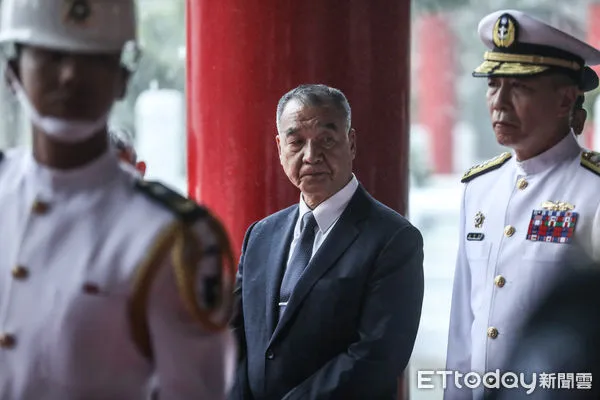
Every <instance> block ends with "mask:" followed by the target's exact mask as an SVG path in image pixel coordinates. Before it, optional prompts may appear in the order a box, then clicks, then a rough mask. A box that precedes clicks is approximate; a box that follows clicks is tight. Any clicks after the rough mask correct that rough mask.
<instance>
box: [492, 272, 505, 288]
mask: <svg viewBox="0 0 600 400" xmlns="http://www.w3.org/2000/svg"><path fill="white" fill-rule="evenodd" d="M494 283H495V284H496V286H498V287H499V288H501V287H504V285H506V279H504V277H503V276H502V275H498V276H497V277H496V278H494Z"/></svg>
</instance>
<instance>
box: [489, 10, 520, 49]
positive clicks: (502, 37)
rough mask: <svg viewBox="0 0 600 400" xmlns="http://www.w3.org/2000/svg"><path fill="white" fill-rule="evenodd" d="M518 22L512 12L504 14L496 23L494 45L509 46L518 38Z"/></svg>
mask: <svg viewBox="0 0 600 400" xmlns="http://www.w3.org/2000/svg"><path fill="white" fill-rule="evenodd" d="M517 30H518V24H517V20H515V19H514V18H513V17H512V16H511V15H510V14H502V15H501V16H500V18H498V21H496V23H495V24H494V32H493V35H492V36H493V39H494V45H495V46H496V47H500V48H508V47H510V46H512V45H513V44H514V43H515V40H516V39H517Z"/></svg>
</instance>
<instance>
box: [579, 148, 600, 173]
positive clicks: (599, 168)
mask: <svg viewBox="0 0 600 400" xmlns="http://www.w3.org/2000/svg"><path fill="white" fill-rule="evenodd" d="M580 164H581V166H582V167H583V168H585V169H588V170H590V171H592V172H593V173H595V174H596V175H598V176H600V153H598V152H595V151H584V152H583V153H581V159H580Z"/></svg>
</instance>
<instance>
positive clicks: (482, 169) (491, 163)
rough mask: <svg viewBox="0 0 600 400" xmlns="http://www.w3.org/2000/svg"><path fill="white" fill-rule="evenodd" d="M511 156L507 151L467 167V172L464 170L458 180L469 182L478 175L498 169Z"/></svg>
mask: <svg viewBox="0 0 600 400" xmlns="http://www.w3.org/2000/svg"><path fill="white" fill-rule="evenodd" d="M511 157H512V154H510V153H509V152H505V153H502V154H500V155H499V156H497V157H494V158H492V159H491V160H487V161H485V162H483V163H481V164H478V165H475V166H473V167H471V168H469V170H468V171H467V172H465V174H464V175H463V176H462V179H461V180H460V181H461V182H463V183H465V182H469V181H471V180H473V179H475V178H477V177H478V176H480V175H483V174H485V173H487V172H490V171H493V170H495V169H498V168H500V167H501V166H503V165H504V163H505V162H507V161H508V160H509V159H510V158H511Z"/></svg>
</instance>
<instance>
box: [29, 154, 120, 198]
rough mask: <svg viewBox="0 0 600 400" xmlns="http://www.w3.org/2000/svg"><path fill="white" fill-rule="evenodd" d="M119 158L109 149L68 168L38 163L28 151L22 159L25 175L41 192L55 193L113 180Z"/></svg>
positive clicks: (82, 188)
mask: <svg viewBox="0 0 600 400" xmlns="http://www.w3.org/2000/svg"><path fill="white" fill-rule="evenodd" d="M120 168H121V167H120V166H119V158H118V156H117V154H116V152H115V151H114V150H113V149H109V150H108V151H106V152H105V153H104V154H102V155H101V156H100V157H98V158H96V159H95V160H93V161H92V162H90V163H88V164H86V165H84V166H82V167H80V168H74V169H69V170H58V169H53V168H50V167H48V166H46V165H42V164H40V163H38V162H37V161H36V160H35V158H34V157H33V154H32V153H31V152H28V153H27V155H26V156H25V159H24V170H25V173H26V175H27V176H28V177H29V178H30V179H32V180H33V181H34V182H35V184H36V186H37V188H38V189H39V190H40V191H43V192H49V193H56V192H68V191H79V190H86V189H93V188H95V187H101V186H104V185H106V184H107V183H109V182H110V181H111V180H113V179H114V178H115V177H116V176H117V174H118V173H119V171H120Z"/></svg>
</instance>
